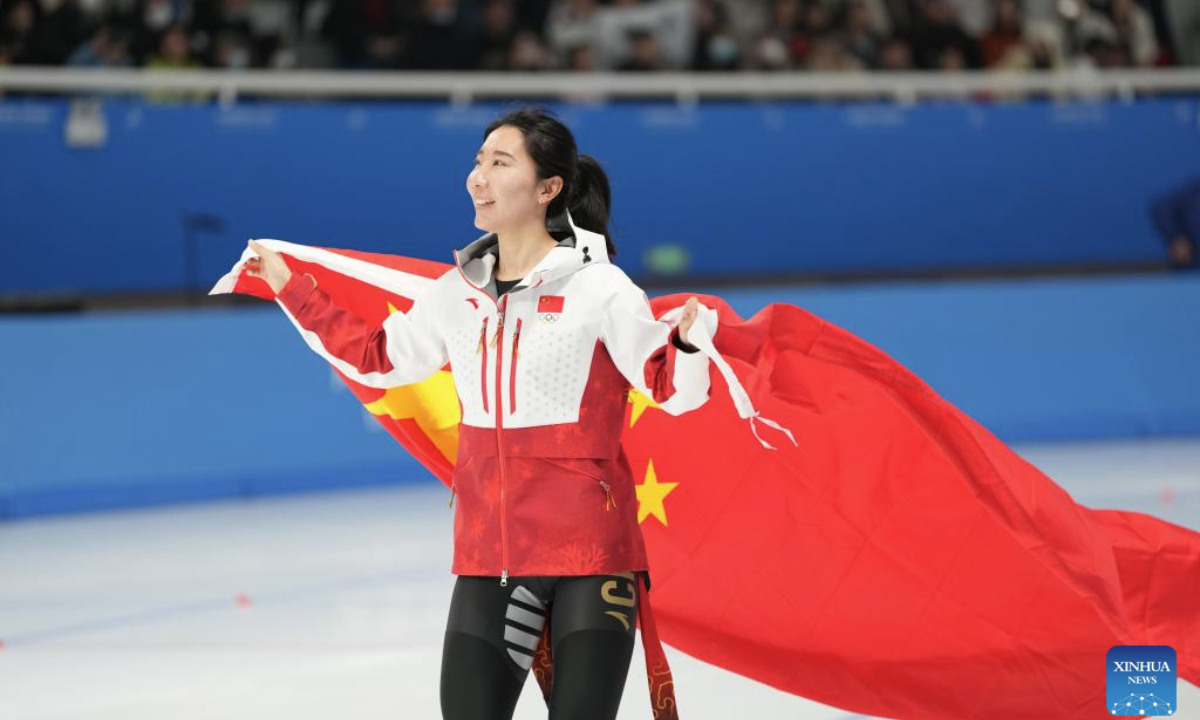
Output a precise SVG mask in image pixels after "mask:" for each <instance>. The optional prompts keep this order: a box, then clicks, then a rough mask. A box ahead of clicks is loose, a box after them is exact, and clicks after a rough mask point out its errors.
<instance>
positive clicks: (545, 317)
mask: <svg viewBox="0 0 1200 720" xmlns="http://www.w3.org/2000/svg"><path fill="white" fill-rule="evenodd" d="M538 317H540V318H541V319H542V322H548V323H552V322H557V321H558V317H559V313H542V314H541V315H539V316H538Z"/></svg>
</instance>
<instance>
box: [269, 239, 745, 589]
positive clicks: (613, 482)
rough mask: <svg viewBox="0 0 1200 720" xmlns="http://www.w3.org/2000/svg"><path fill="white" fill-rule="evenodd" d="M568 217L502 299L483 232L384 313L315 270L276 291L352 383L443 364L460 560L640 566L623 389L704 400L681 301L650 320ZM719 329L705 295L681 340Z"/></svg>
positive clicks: (473, 569)
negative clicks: (453, 402) (335, 298)
mask: <svg viewBox="0 0 1200 720" xmlns="http://www.w3.org/2000/svg"><path fill="white" fill-rule="evenodd" d="M568 223H569V224H570V231H571V234H570V236H567V237H566V238H565V239H563V240H561V241H560V242H559V244H558V245H557V246H555V247H554V248H552V249H551V250H550V252H549V253H548V254H547V255H546V256H545V257H544V258H543V259H542V261H541V262H539V263H538V265H537V266H536V267H534V268H533V270H531V271H530V272H529V274H528V275H527V276H526V277H525V278H523V279H522V280H521V282H520V283H518V285H517V286H515V287H514V288H513V289H512V290H510V291H509V292H508V293H506V294H505V295H503V296H501V297H500V298H499V300H497V298H496V291H495V281H494V270H495V268H496V264H497V262H498V245H497V238H496V236H495V235H494V234H491V233H489V234H487V235H484V236H483V237H480V238H479V239H478V240H476V241H475V242H473V243H471V244H469V245H467V246H466V248H464V249H462V250H459V251H456V252H455V264H456V267H454V268H453V269H451V270H449V271H447V272H446V273H445V274H443V275H442V276H441V277H439V278H437V279H436V280H434V281H430V283H429V286H428V287H426V288H424V289H423V290H421V291H420V292H419V293H418V294H415V295H413V297H414V302H413V306H412V308H411V309H410V310H409V311H408V312H407V313H393V314H391V315H390V316H389V317H388V318H387V319H386V320H385V321H384V322H383V324H382V327H378V326H371V325H368V324H367V323H365V322H364V321H362V320H361V319H359V318H358V316H356V315H354V314H352V313H349V312H347V311H345V310H342V309H340V308H338V307H337V306H335V305H333V304H332V303H331V302H330V300H329V298H328V297H327V296H326V295H325V293H323V292H322V291H321V290H320V289H319V288H317V287H315V280H314V279H313V278H312V276H310V275H304V274H300V273H296V274H293V276H292V279H291V280H290V281H289V282H288V284H287V286H286V287H284V288H283V289H282V290H281V291H280V293H279V295H278V302H279V303H280V305H281V306H282V307H283V309H284V310H285V312H286V313H287V314H288V316H289V317H290V318H291V319H292V321H293V322H294V323H295V325H296V327H297V329H298V330H299V331H300V333H301V334H302V336H303V337H304V339H305V341H306V342H307V343H308V345H309V347H311V348H312V349H313V350H314V351H316V352H317V353H318V354H320V355H321V356H323V357H324V358H326V359H327V360H328V361H329V362H330V363H332V364H333V365H334V366H335V367H337V368H338V369H339V370H340V371H341V372H343V373H345V374H346V375H347V376H348V377H350V378H351V379H353V380H355V381H357V382H359V383H362V384H364V385H367V386H371V387H379V388H389V387H395V386H398V385H404V384H408V383H414V382H418V381H421V380H424V379H425V378H427V377H429V376H430V375H432V374H433V373H435V372H437V371H438V370H439V369H441V368H442V367H444V366H445V365H446V364H447V363H449V364H450V367H451V369H452V371H453V372H452V375H453V378H454V384H455V387H456V389H457V393H458V398H459V401H460V403H461V405H462V424H461V425H460V427H459V444H458V459H457V465H456V468H455V472H454V478H453V485H452V489H453V491H454V492H456V493H457V502H458V507H457V510H456V512H455V517H454V563H453V567H452V569H451V572H453V573H455V574H462V575H498V576H501V578H502V581H501V582H504V581H503V578H506V577H507V576H509V575H590V574H602V573H614V572H625V571H636V570H645V569H648V565H647V559H646V550H645V546H644V545H643V542H642V535H641V531H640V528H639V527H638V523H637V497H636V493H635V490H634V478H633V473H632V470H631V468H630V465H629V462H628V461H627V460H626V457H625V454H624V452H623V451H622V446H621V430H622V423H623V420H624V417H625V406H626V403H627V402H628V391H629V388H630V387H631V386H632V387H634V388H636V389H637V390H639V391H641V392H642V393H643V394H645V395H646V396H647V397H649V398H651V399H653V400H654V401H655V402H656V403H657V404H659V406H660V407H661V408H662V409H663V410H665V411H666V412H668V413H671V414H680V413H683V412H687V411H688V410H691V409H694V408H697V407H699V406H700V405H702V404H704V402H705V401H706V400H707V399H708V393H709V367H710V362H709V356H708V354H706V353H704V352H697V351H695V350H692V351H691V352H686V351H684V350H683V349H682V347H683V346H682V345H679V344H677V343H679V338H678V329H677V327H676V324H677V322H678V320H677V318H678V317H679V314H680V311H681V308H677V309H676V310H673V311H672V312H671V313H668V316H673V317H674V318H675V320H674V322H672V321H670V320H666V321H664V320H656V319H655V318H654V315H653V314H652V313H651V309H650V304H649V301H648V299H647V297H646V294H645V293H644V292H643V291H642V290H641V288H639V287H638V286H637V285H635V284H634V283H633V281H631V280H630V279H629V277H628V276H627V275H626V274H625V273H624V271H622V270H621V269H620V268H619V267H617V266H616V265H613V264H612V263H611V262H609V260H608V255H607V249H606V243H605V239H604V237H603V236H601V235H599V234H597V233H593V232H590V231H588V230H584V229H581V228H578V227H576V226H575V225H574V224H573V223H570V221H569V220H568ZM715 329H716V313H715V312H714V311H712V310H709V309H708V308H705V307H703V306H701V307H700V312H699V313H698V318H697V322H695V323H694V324H693V326H692V329H691V331H690V335H691V336H694V337H689V340H691V341H693V342H696V338H699V337H700V336H704V337H703V338H702V340H703V341H704V342H703V343H702V345H704V346H705V347H707V348H709V349H711V347H712V345H711V338H712V335H713V333H714V332H715ZM739 390H740V388H739Z"/></svg>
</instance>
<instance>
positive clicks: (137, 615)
mask: <svg viewBox="0 0 1200 720" xmlns="http://www.w3.org/2000/svg"><path fill="white" fill-rule="evenodd" d="M1017 449H1018V450H1019V451H1020V452H1021V454H1022V455H1024V456H1025V457H1026V458H1027V459H1028V460H1030V461H1031V462H1033V463H1034V464H1035V465H1037V466H1038V467H1039V468H1041V469H1042V470H1043V471H1044V472H1046V473H1047V474H1048V475H1050V477H1052V478H1054V479H1055V480H1056V481H1057V482H1058V483H1059V484H1060V485H1062V486H1063V487H1064V488H1065V489H1066V490H1067V491H1068V492H1070V493H1071V495H1072V496H1073V497H1074V498H1075V499H1076V500H1077V501H1078V502H1080V503H1082V504H1084V505H1087V506H1089V507H1093V508H1118V509H1128V510H1137V511H1141V512H1146V513H1150V514H1153V515H1156V516H1158V517H1161V518H1163V519H1165V520H1168V521H1170V522H1174V523H1176V524H1179V525H1183V526H1185V527H1189V528H1192V529H1200V438H1196V439H1186V440H1185V439H1181V440H1162V441H1154V442H1121V443H1103V444H1096V443H1087V444H1078V445H1069V446H1067V445H1060V446H1046V445H1037V446H1024V447H1019V448H1017ZM448 500H449V492H448V491H447V490H446V489H445V488H444V487H443V486H442V485H441V484H440V483H438V482H437V481H436V480H433V479H429V480H428V481H427V482H421V483H419V484H416V485H409V486H405V487H401V488H394V489H386V490H378V489H375V490H365V491H354V492H342V493H337V494H312V495H304V496H291V497H284V498H269V499H262V500H253V501H231V502H222V503H208V504H194V505H183V506H173V507H168V508H155V509H146V510H136V511H129V512H114V513H107V514H94V515H80V516H67V517H57V518H45V519H34V520H25V521H20V522H15V523H8V524H4V523H0V642H2V643H3V646H2V647H0V718H3V719H4V720H52V719H53V720H60V719H61V720H67V719H70V720H81V719H87V720H142V719H150V718H153V719H154V720H167V719H169V720H198V719H199V718H222V719H228V720H234V719H243V718H244V719H247V720H249V719H251V718H252V719H254V720H276V719H279V720H284V719H286V720H316V719H318V718H321V719H326V718H341V717H353V718H356V719H357V720H374V719H376V718H380V719H382V718H391V719H394V718H406V719H407V718H419V719H422V720H423V719H426V718H429V719H433V718H440V717H441V714H440V710H439V706H438V680H439V677H438V676H439V671H440V658H441V643H442V632H443V630H444V625H445V620H446V612H447V609H448V607H449V600H450V592H451V589H452V587H453V582H454V577H453V576H452V575H451V574H450V572H449V568H450V557H451V538H452V512H453V511H452V510H451V509H450V508H449V507H447V501H448ZM1197 601H1198V606H1200V599H1197ZM639 638H640V636H639ZM639 645H640V640H639ZM666 651H667V655H668V657H669V659H670V661H671V667H672V669H673V671H674V673H675V683H676V688H677V695H678V698H679V703H680V711H681V713H680V714H681V716H682V717H683V718H684V719H685V720H710V719H711V720H718V719H720V720H724V719H726V718H737V717H755V718H787V719H789V720H849V719H850V718H861V717H864V716H861V715H857V714H855V713H851V712H847V711H845V710H840V709H837V708H831V707H828V706H824V705H820V704H818V703H814V702H811V701H808V700H805V699H803V698H799V697H796V696H792V695H788V694H786V693H783V692H781V691H778V690H775V689H774V688H771V687H768V686H766V685H762V684H760V683H757V682H755V681H753V680H749V679H747V678H744V677H740V676H738V675H734V674H732V673H729V672H727V671H724V670H721V669H719V668H716V667H713V666H710V665H707V664H705V663H702V662H699V661H697V660H694V659H692V658H690V657H688V656H686V655H684V654H682V653H680V652H677V651H674V649H673V648H671V647H669V646H668V647H667V648H666ZM463 691H464V692H469V691H470V688H469V687H466V688H463ZM1178 707H1179V708H1180V710H1179V712H1178V713H1176V715H1175V716H1174V717H1177V718H1187V719H1188V720H1200V689H1198V688H1196V687H1195V686H1192V685H1190V684H1188V683H1186V682H1184V681H1180V683H1179V688H1178ZM516 717H517V718H522V719H532V718H545V717H546V710H545V705H544V703H543V702H542V700H541V696H540V693H539V692H538V688H537V683H536V682H535V681H534V680H533V679H532V678H531V679H529V680H528V682H527V683H526V686H525V691H524V695H523V696H522V698H521V701H520V703H519V705H518V707H517V712H516ZM619 717H621V718H623V719H634V718H637V719H639V720H641V719H645V718H649V717H650V709H649V698H648V694H647V691H646V685H645V674H644V664H643V657H642V652H641V648H640V646H639V647H637V648H635V651H634V656H633V664H632V666H631V668H630V674H629V680H628V682H627V684H626V689H625V699H624V701H623V703H622V707H621V713H620V716H619Z"/></svg>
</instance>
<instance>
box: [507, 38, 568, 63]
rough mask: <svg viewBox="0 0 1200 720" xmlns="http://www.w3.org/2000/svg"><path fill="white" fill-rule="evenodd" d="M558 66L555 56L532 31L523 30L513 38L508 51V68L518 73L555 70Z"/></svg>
mask: <svg viewBox="0 0 1200 720" xmlns="http://www.w3.org/2000/svg"><path fill="white" fill-rule="evenodd" d="M557 65H558V63H557V62H555V59H554V54H553V53H552V52H551V51H550V50H549V49H548V48H547V47H546V46H545V44H543V43H542V39H541V38H540V37H538V34H537V33H535V32H534V31H532V30H521V31H519V32H517V34H516V35H515V36H514V37H513V41H512V46H511V47H510V48H509V50H508V67H509V69H510V70H516V71H518V72H541V71H543V70H553V69H554V68H555V67H556V66H557Z"/></svg>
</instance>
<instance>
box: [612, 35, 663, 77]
mask: <svg viewBox="0 0 1200 720" xmlns="http://www.w3.org/2000/svg"><path fill="white" fill-rule="evenodd" d="M662 69H663V62H662V56H661V54H660V53H659V49H658V39H657V38H655V37H654V33H652V32H650V31H649V30H632V31H630V33H629V57H627V58H625V60H624V61H623V62H622V63H621V64H620V65H618V66H617V70H620V71H622V72H652V71H656V70H662Z"/></svg>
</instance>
